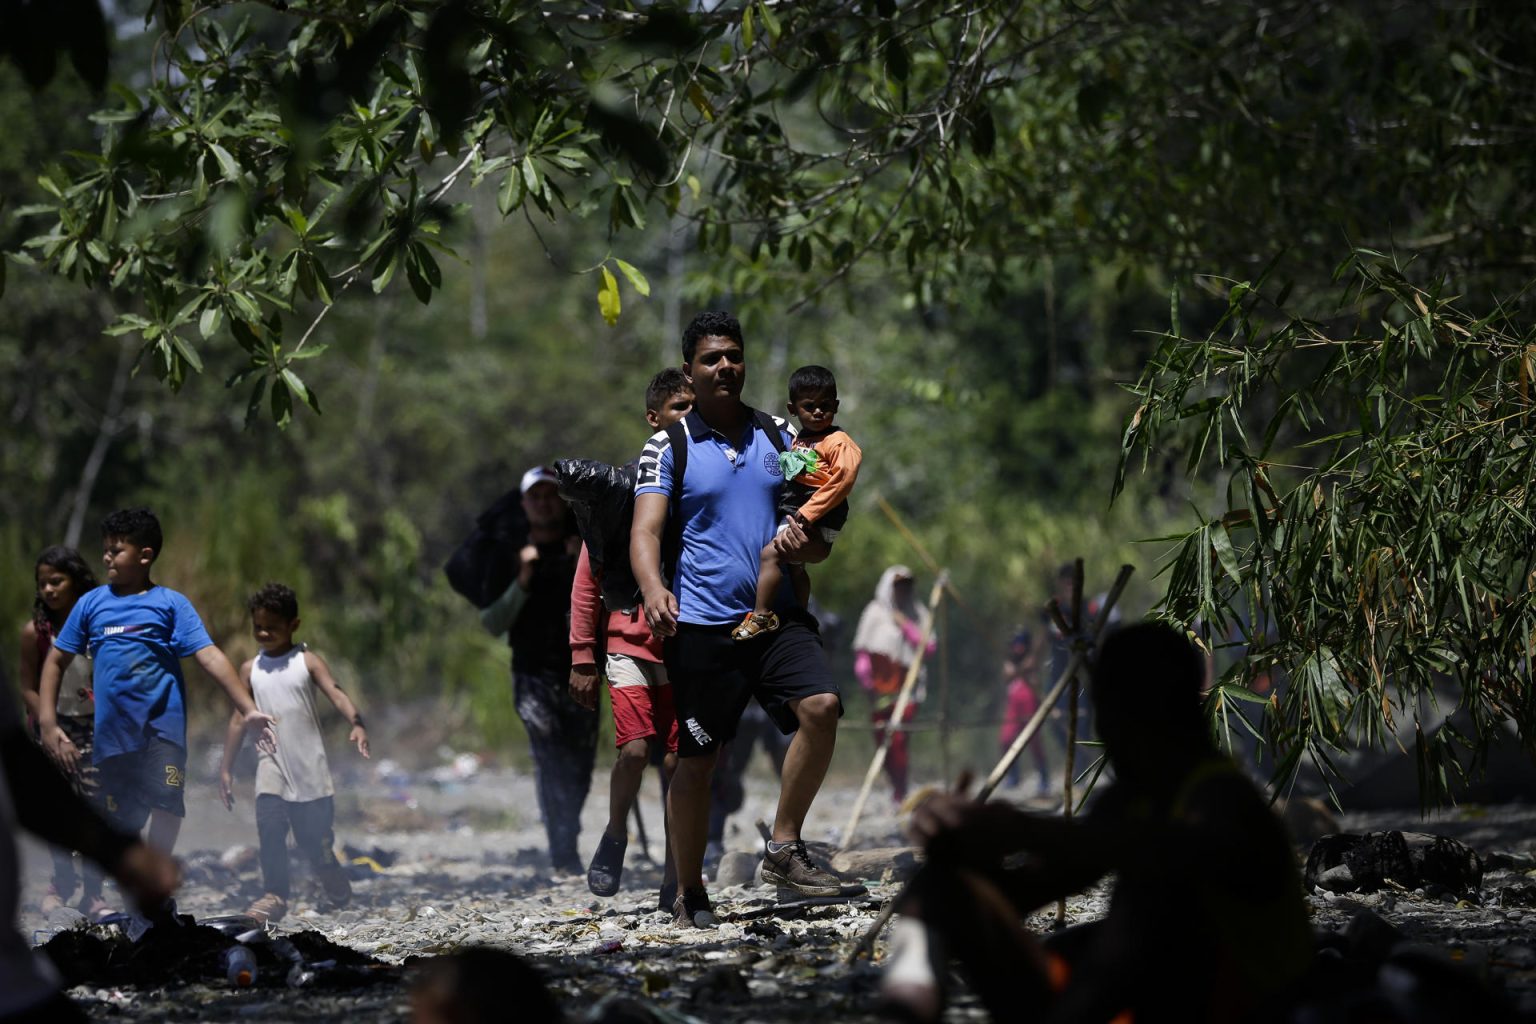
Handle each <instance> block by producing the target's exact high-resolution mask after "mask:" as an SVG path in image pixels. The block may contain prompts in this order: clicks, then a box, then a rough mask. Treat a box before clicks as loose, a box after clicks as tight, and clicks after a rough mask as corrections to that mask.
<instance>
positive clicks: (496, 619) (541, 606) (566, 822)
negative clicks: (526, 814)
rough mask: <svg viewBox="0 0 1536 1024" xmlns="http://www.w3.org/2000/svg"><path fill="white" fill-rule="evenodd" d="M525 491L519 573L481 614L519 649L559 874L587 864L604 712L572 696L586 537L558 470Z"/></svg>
mask: <svg viewBox="0 0 1536 1024" xmlns="http://www.w3.org/2000/svg"><path fill="white" fill-rule="evenodd" d="M519 489H520V490H521V492H522V505H523V512H524V514H525V515H526V516H527V517H528V536H527V538H526V540H525V541H524V543H523V546H522V549H521V551H520V552H519V567H518V573H517V578H516V579H514V580H513V581H512V584H511V586H509V587H508V588H507V590H506V593H504V594H503V595H502V596H501V597H500V598H499V599H497V600H496V601H495V602H493V603H492V604H491V605H489V606H488V607H486V608H485V609H483V610H482V611H481V612H480V621H481V623H482V624H483V625H484V626H485V628H486V629H487V630H488V631H489V632H490V633H492V634H494V635H500V634H502V633H506V634H507V640H508V643H509V644H510V645H511V647H512V692H513V699H514V701H515V706H516V708H517V716H518V717H519V718H521V719H522V721H523V727H524V729H526V730H527V732H528V743H529V746H530V747H531V748H532V752H533V765H534V779H535V782H536V784H537V788H538V797H539V813H540V815H541V816H542V817H543V819H544V830H545V832H546V834H547V835H548V836H549V857H550V861H551V863H552V864H553V866H554V869H555V873H556V874H557V875H580V874H583V873H584V872H585V871H586V862H585V861H584V860H582V858H581V854H580V852H579V851H578V850H577V849H576V837H577V835H578V833H579V832H580V830H581V806H582V804H583V803H584V802H585V801H586V799H587V790H588V789H589V788H590V787H591V785H592V766H593V763H594V762H595V760H596V757H597V713H596V712H595V711H590V710H588V709H587V708H584V707H582V706H581V705H579V704H577V703H576V702H575V701H573V700H571V699H570V698H569V697H568V696H567V694H566V685H567V681H568V679H569V676H570V674H571V648H570V644H569V643H567V641H566V630H567V624H568V622H569V617H570V611H571V581H572V579H574V577H575V574H576V556H577V555H578V554H579V553H580V551H581V538H580V537H579V536H578V535H577V533H576V529H575V525H574V523H573V521H572V519H571V517H570V515H569V514H568V513H567V510H566V507H565V502H564V501H562V500H561V499H560V495H559V492H558V491H557V490H556V478H555V471H554V470H553V469H550V468H549V467H547V466H534V467H533V468H532V469H530V470H528V472H526V473H524V474H523V479H522V483H521V485H520V488H519Z"/></svg>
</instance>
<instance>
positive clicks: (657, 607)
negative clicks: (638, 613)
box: [643, 587, 677, 637]
mask: <svg viewBox="0 0 1536 1024" xmlns="http://www.w3.org/2000/svg"><path fill="white" fill-rule="evenodd" d="M643 596H644V606H645V624H646V625H648V626H650V627H651V632H652V633H653V634H655V635H656V636H661V637H667V636H674V635H676V633H677V598H676V597H673V596H672V591H670V590H668V589H667V588H666V587H657V588H656V589H655V590H650V591H647V592H646V593H645V594H644V595H643Z"/></svg>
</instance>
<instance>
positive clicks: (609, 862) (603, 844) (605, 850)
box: [587, 832, 629, 896]
mask: <svg viewBox="0 0 1536 1024" xmlns="http://www.w3.org/2000/svg"><path fill="white" fill-rule="evenodd" d="M628 846H629V836H628V835H622V836H619V838H617V839H615V838H613V837H612V836H610V835H609V834H608V833H607V832H604V833H603V837H602V838H601V839H599V840H598V841H597V852H596V853H594V854H593V855H592V863H591V864H590V865H588V867H587V888H588V889H591V890H592V895H594V896H612V895H613V894H614V893H616V892H618V891H619V879H620V878H622V877H624V850H625V848H626V847H628Z"/></svg>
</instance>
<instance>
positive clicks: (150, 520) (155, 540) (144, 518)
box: [101, 508, 165, 557]
mask: <svg viewBox="0 0 1536 1024" xmlns="http://www.w3.org/2000/svg"><path fill="white" fill-rule="evenodd" d="M114 537H116V538H117V539H119V540H125V541H127V542H128V543H130V544H133V545H135V546H136V547H141V548H150V549H151V550H153V551H154V553H155V556H156V557H159V555H160V545H161V544H163V543H165V535H164V534H162V533H161V532H160V520H158V519H156V518H155V514H154V513H153V512H151V511H150V510H149V509H147V508H120V509H118V510H117V511H116V512H113V513H111V514H110V515H108V516H107V518H105V519H103V520H102V521H101V539H102V540H110V539H112V538H114Z"/></svg>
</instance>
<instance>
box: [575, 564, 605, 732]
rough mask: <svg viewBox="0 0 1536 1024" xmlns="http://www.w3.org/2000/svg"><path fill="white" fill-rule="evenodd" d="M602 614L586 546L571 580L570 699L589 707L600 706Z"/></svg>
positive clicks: (600, 596)
mask: <svg viewBox="0 0 1536 1024" xmlns="http://www.w3.org/2000/svg"><path fill="white" fill-rule="evenodd" d="M602 613H603V599H602V592H601V591H600V590H599V589H598V585H597V577H596V576H594V575H593V574H592V558H591V556H590V555H589V554H588V553H587V546H586V545H585V544H583V545H582V546H581V554H579V555H577V556H576V576H575V578H574V579H572V580H571V632H570V638H571V679H570V686H571V699H572V700H574V701H575V702H576V703H577V704H580V705H581V706H582V707H584V708H587V709H588V710H595V709H596V708H597V633H598V627H599V626H600V625H601V622H600V618H599V617H600V616H601V615H602Z"/></svg>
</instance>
